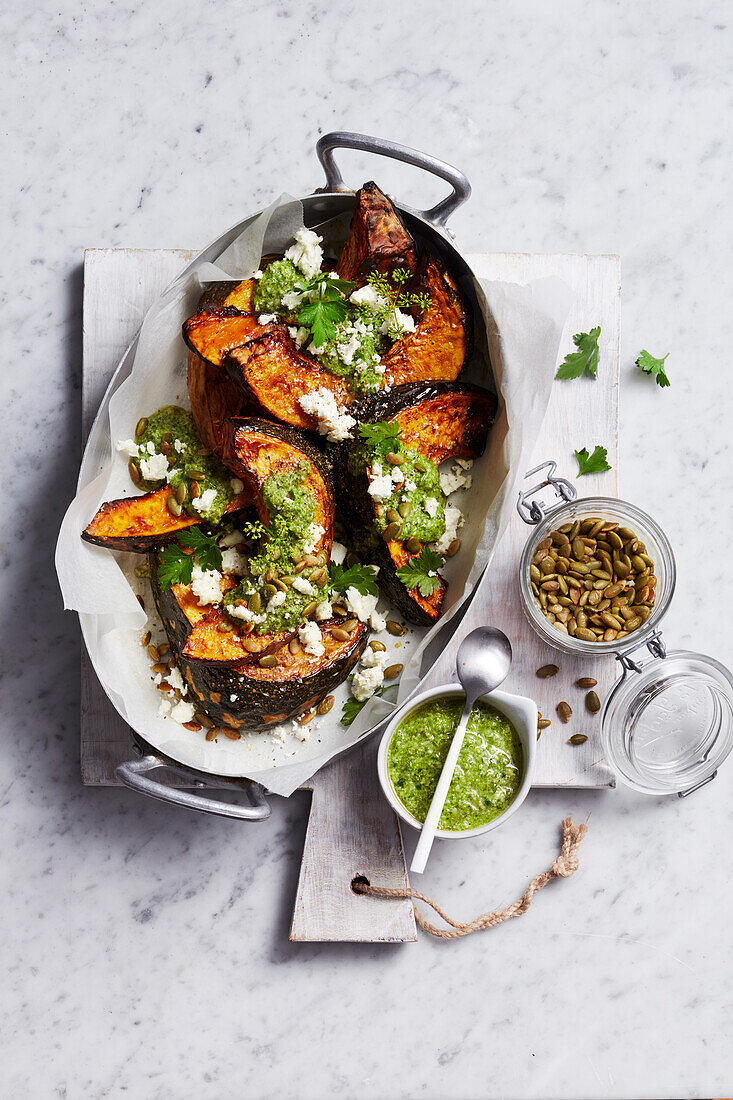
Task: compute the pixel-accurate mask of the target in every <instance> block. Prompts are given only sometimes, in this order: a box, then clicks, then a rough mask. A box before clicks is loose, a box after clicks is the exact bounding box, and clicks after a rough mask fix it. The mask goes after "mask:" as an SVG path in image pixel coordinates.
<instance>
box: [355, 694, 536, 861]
mask: <svg viewBox="0 0 733 1100" xmlns="http://www.w3.org/2000/svg"><path fill="white" fill-rule="evenodd" d="M465 698H466V697H465V695H464V693H463V691H462V689H461V688H460V687H459V686H454V685H452V684H448V685H445V686H444V687H436V688H432V689H430V690H429V691H425V692H423V693H422V694H421V695H419V696H417V697H416V698H415V699H414V700H413V702H412V703H411V704H410V706H409V708H408V709H407V710H406V711H402V712H400V713H399V714H398V715H397V716H396V717H395V718H394V719H393V721H392V722H391V723H390V724H389V725H388V726H387V729H386V730H385V731H384V734H383V736H382V741H381V743H380V746H379V753H378V755H377V769H378V772H379V781H380V783H381V785H382V789H383V791H384V793H385V795H386V797H387V799H388V801H389V802H390V803H391V804H392V806H393V808H394V809H395V811H396V812H397V813H398V814H399V815H400V817H401V818H402V820H403V821H406V822H407V823H408V824H409V825H412V826H413V828H415V829H421V828H422V823H423V821H424V820H425V816H426V814H427V812H428V807H429V806H430V802H431V800H432V797H433V793H434V791H435V787H436V785H437V782H438V778H439V776H440V772H441V770H442V767H443V763H444V762H445V758H446V756H447V754H448V748H449V746H450V743H451V740H452V738H453V734H454V732H455V730H456V728H457V726H458V721H459V719H460V717H461V712H462V710H463V705H464V702H465ZM536 744H537V706H536V704H535V703H534V702H533V701H532V700H531V699H525V698H523V697H522V696H520V695H510V694H509V693H508V692H504V691H492V692H491V693H490V694H489V695H484V696H482V698H481V699H479V700H478V702H477V703H476V704H475V705H474V708H473V710H472V711H471V717H470V719H469V723H468V730H467V732H466V739H465V741H464V743H463V747H462V748H461V754H460V756H459V757H458V764H457V766H456V770H455V772H454V775H453V780H452V782H451V785H450V788H449V791H448V797H447V799H446V802H445V806H444V807H443V812H442V814H441V816H440V827H439V829H438V831H437V833H436V836H439V837H443V838H445V839H450V840H455V839H458V838H463V837H468V836H478V835H479V834H480V833H486V832H489V830H491V829H495V828H496V827H497V826H498V825H500V824H501V823H502V822H503V821H506V819H507V818H508V817H509V816H511V814H513V813H514V812H515V811H516V810H517V809H518V808H519V806H521V804H522V802H523V801H524V799H525V798H526V797H527V793H528V792H529V788H530V786H531V782H532V773H533V771H534V761H535V752H536Z"/></svg>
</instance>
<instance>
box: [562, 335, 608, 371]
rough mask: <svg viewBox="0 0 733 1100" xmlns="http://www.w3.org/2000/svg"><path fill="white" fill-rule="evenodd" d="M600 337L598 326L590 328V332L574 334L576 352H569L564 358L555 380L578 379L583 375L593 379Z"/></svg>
mask: <svg viewBox="0 0 733 1100" xmlns="http://www.w3.org/2000/svg"><path fill="white" fill-rule="evenodd" d="M600 335H601V326H600V325H598V326H597V327H596V328H592V329H591V330H590V332H576V334H575V336H573V343H574V344H575V346H576V348H577V349H578V350H577V351H571V352H569V353H568V354H567V355H566V356H565V358H564V360H563V362H562V363H561V364H560V367H559V368H558V372H557V374H556V375H555V378H580V376H581V374H584V373H587V374H589V375H590V377H591V378H595V376H596V372H597V371H598V337H599V336H600Z"/></svg>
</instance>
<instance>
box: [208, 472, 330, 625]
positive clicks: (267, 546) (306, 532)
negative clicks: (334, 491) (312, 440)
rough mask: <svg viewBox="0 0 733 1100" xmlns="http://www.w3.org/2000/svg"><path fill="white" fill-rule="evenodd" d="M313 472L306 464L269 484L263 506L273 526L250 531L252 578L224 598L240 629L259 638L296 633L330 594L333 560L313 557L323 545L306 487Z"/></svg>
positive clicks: (322, 554) (313, 500)
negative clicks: (252, 540) (253, 545)
mask: <svg viewBox="0 0 733 1100" xmlns="http://www.w3.org/2000/svg"><path fill="white" fill-rule="evenodd" d="M309 472H310V470H309V467H308V465H307V464H306V463H303V464H301V465H300V466H298V467H296V468H295V469H293V470H289V471H288V472H287V473H280V474H271V475H270V477H268V478H267V479H266V480H265V482H264V483H263V486H262V502H263V504H264V506H265V508H266V509H267V514H268V517H269V521H270V526H269V528H266V527H264V525H262V524H259V523H258V524H252V525H248V533H249V534H250V535H251V536H252V537H254V538H255V539H256V540H257V547H256V552H255V554H254V556H253V557H252V558H251V559H250V561H249V565H248V574H247V576H245V577H244V578H243V579H242V581H241V582H240V584H239V585H237V587H236V588H234V589H232V590H231V591H230V592H228V593H227V594H226V595H225V597H224V610H225V611H226V613H227V614H228V615H229V617H230V618H231V619H232V620H233V621H234V622H236V623H237V624H238V625H240V626H241V625H242V624H243V623H251V624H252V629H253V630H254V631H255V633H257V634H271V633H276V632H278V631H281V630H289V629H292V628H293V627H295V626H297V624H298V623H300V622H302V621H303V619H304V618H305V617H306V616H305V612H306V610H307V609H308V608H309V607H310V606H311V605H313V604H314V603H315V604H318V603H321V602H322V601H323V600H325V599H326V596H327V593H328V587H329V578H328V569H327V565H328V557H327V555H326V553H325V552H324V551H321V550H318V551H316V552H313V553H309V552H308V551H309V550H311V549H312V548H313V549H315V548H314V547H313V544H314V543H318V542H320V534H319V533H318V532H316V531H314V528H313V518H314V515H315V510H316V497H315V494H314V493H312V492H310V491H309V490H308V489H307V488H306V485H305V482H306V480H307V478H308V474H309ZM304 562H305V566H303V563H304Z"/></svg>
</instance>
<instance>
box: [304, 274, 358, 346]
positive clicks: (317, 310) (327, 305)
mask: <svg viewBox="0 0 733 1100" xmlns="http://www.w3.org/2000/svg"><path fill="white" fill-rule="evenodd" d="M295 285H296V287H297V289H298V290H299V291H300V293H301V294H303V295H304V297H307V298H309V299H310V301H309V302H308V303H307V305H301V306H300V307H299V308H298V310H297V312H296V314H295V316H296V318H297V321H298V324H300V325H304V326H306V327H307V328H309V329H310V330H311V334H312V336H313V342H314V344H315V345H316V347H319V348H320V347H323V345H324V344H325V343H327V342H328V341H329V340H333V339H335V337H336V326H337V325H340V324H342V323H343V322H344V321H345V320H346V319H347V317H348V315H349V310H348V305H347V298H348V296H349V294H350V293H351V291H352V290H353V289H354V287H355V286H356V283H351V282H348V280H346V279H332V278H330V276H329V275H328V273H327V272H321V273H320V274H319V275H314V276H313V278H312V279H301V280H300V281H299V282H297V283H296V284H295Z"/></svg>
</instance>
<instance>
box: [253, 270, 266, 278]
mask: <svg viewBox="0 0 733 1100" xmlns="http://www.w3.org/2000/svg"><path fill="white" fill-rule="evenodd" d="M263 275H264V271H255V273H254V275H253V276H252V278H253V279H261V278H262V276H263Z"/></svg>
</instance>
